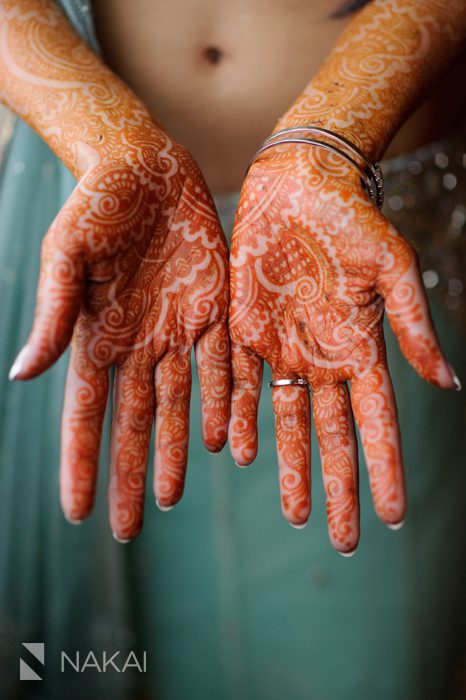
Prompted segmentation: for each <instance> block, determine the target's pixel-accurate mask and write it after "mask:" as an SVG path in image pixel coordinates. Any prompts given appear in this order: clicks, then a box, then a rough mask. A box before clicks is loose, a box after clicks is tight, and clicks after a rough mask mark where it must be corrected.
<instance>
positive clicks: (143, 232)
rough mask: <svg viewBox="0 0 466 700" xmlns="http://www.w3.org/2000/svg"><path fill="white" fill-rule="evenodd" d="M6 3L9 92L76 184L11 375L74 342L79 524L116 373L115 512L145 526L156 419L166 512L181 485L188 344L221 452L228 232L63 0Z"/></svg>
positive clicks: (205, 428)
mask: <svg viewBox="0 0 466 700" xmlns="http://www.w3.org/2000/svg"><path fill="white" fill-rule="evenodd" d="M0 12H1V13H2V18H1V19H2V20H3V25H2V32H3V38H2V41H4V43H3V49H2V51H1V52H0V54H1V55H0V63H1V64H2V65H1V70H2V81H1V83H0V91H1V92H2V94H4V95H5V94H6V95H8V97H9V103H10V104H11V105H12V106H13V107H14V108H15V109H16V111H18V112H19V113H20V114H21V116H22V117H23V118H25V119H26V120H27V121H29V122H30V123H31V124H32V125H33V126H34V128H36V129H37V130H38V131H39V133H41V135H43V136H44V138H45V139H46V140H47V141H48V142H49V143H50V145H51V146H52V148H53V149H54V150H55V152H56V153H57V154H58V155H59V156H60V157H61V158H62V159H63V160H64V161H65V163H66V164H67V165H68V166H69V167H70V168H71V170H72V171H73V173H74V174H75V175H76V178H77V180H78V183H77V185H76V187H75V189H74V191H73V192H72V194H71V196H70V197H69V199H68V201H67V202H66V204H65V205H64V207H63V208H62V209H61V211H60V212H59V213H58V215H57V217H56V218H55V220H54V222H53V223H52V225H51V227H50V229H49V231H48V232H47V234H46V236H45V238H44V242H43V248H42V261H41V272H40V280H39V287H38V294H37V305H36V314H35V320H34V325H33V329H32V332H31V335H30V338H29V340H28V342H27V345H26V346H25V348H24V349H23V351H22V352H21V354H20V356H19V358H18V359H17V361H16V363H15V365H14V367H13V372H12V374H13V378H15V379H30V378H32V377H35V376H37V375H39V374H41V373H42V372H44V371H45V370H46V369H48V368H49V367H50V365H51V364H52V363H53V362H55V360H56V359H57V358H58V357H59V356H60V355H61V354H62V353H63V351H64V350H65V348H66V347H67V346H68V344H69V343H70V341H71V343H72V352H71V360H70V365H69V371H68V378H67V384H66V390H65V403H64V410H63V419H62V447H61V466H60V493H61V502H62V507H63V510H64V512H65V514H66V516H67V517H68V518H69V519H70V520H74V521H76V520H81V519H82V518H84V517H86V516H87V515H88V514H89V513H90V511H91V509H92V506H93V501H94V494H95V487H96V478H97V463H98V456H99V443H100V436H101V432H102V422H103V418H104V413H105V409H106V406H107V401H108V392H109V370H110V368H111V367H115V368H116V370H115V382H114V390H113V399H114V400H113V417H112V435H111V459H110V471H111V478H110V488H109V512H110V523H111V527H112V530H113V532H114V534H115V536H116V537H117V538H118V539H120V540H128V539H131V538H132V537H134V536H135V535H137V534H138V532H139V531H140V529H141V527H142V522H143V504H144V489H145V475H146V463H147V458H148V450H149V442H150V435H151V429H152V424H153V421H154V416H155V470H154V472H155V476H154V492H155V496H156V499H157V501H158V503H159V505H160V507H162V508H168V507H170V506H172V505H174V504H175V503H176V502H177V501H178V500H179V499H180V498H181V495H182V493H183V487H184V478H185V471H186V460H187V443H188V424H189V400H190V388H191V362H190V357H191V350H192V348H193V347H195V351H196V360H197V366H198V372H199V382H200V387H201V398H202V435H203V439H204V443H205V445H206V447H207V448H208V449H209V450H211V451H214V452H215V451H218V450H220V449H221V448H222V447H223V445H224V443H225V441H226V436H227V424H228V417H229V381H230V368H229V339H228V330H227V311H228V264H227V260H228V258H227V256H228V249H227V245H226V240H225V237H224V234H223V232H222V230H221V226H220V223H219V220H218V216H217V212H216V210H215V206H214V203H213V201H212V198H211V196H210V194H209V192H208V190H207V186H206V184H205V182H204V179H203V177H202V175H201V173H200V171H199V169H198V167H197V165H196V164H195V163H194V161H193V159H192V158H191V156H190V155H189V153H188V152H187V151H186V149H184V148H183V147H182V146H180V145H179V144H177V143H175V142H173V141H172V140H171V139H170V138H169V137H168V136H167V135H166V134H165V133H164V132H163V130H162V129H161V128H160V126H159V125H158V124H157V123H156V122H154V120H153V119H152V117H151V116H150V115H149V114H148V113H147V111H146V110H145V108H144V106H143V105H142V104H141V102H140V101H139V100H138V99H137V98H136V96H135V95H133V93H131V91H130V90H129V89H128V88H127V87H126V86H125V85H124V84H123V83H122V82H121V81H120V80H119V79H118V78H117V77H116V76H115V75H113V73H111V71H110V70H109V69H108V68H107V67H106V66H105V65H104V64H103V63H102V62H101V61H100V60H99V59H98V58H97V57H96V56H94V54H92V52H91V51H90V50H89V49H87V47H86V46H85V44H84V43H83V42H82V41H81V40H80V39H79V38H78V37H77V36H76V34H75V33H74V32H73V31H72V30H71V28H70V27H69V25H68V24H67V22H66V21H65V19H64V17H63V15H62V14H61V13H60V11H59V10H58V9H57V8H56V7H55V6H54V4H53V3H52V2H48V3H46V7H43V6H42V4H41V3H38V2H37V0H21V1H20V2H18V3H16V2H10V1H6V0H4V1H3V2H2V3H1V5H0Z"/></svg>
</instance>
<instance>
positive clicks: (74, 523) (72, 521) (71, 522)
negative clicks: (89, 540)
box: [63, 513, 82, 525]
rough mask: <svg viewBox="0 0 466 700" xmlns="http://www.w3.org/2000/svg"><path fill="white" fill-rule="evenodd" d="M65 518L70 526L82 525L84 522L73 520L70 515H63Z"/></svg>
mask: <svg viewBox="0 0 466 700" xmlns="http://www.w3.org/2000/svg"><path fill="white" fill-rule="evenodd" d="M63 515H64V516H65V518H66V520H67V521H68V522H69V524H70V525H81V523H82V520H79V519H77V518H71V517H70V516H69V515H66V513H63Z"/></svg>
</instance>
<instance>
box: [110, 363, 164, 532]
mask: <svg viewBox="0 0 466 700" xmlns="http://www.w3.org/2000/svg"><path fill="white" fill-rule="evenodd" d="M153 376H154V372H153V367H151V366H148V364H147V362H146V361H144V358H139V359H137V358H135V357H131V358H130V359H129V360H128V361H126V362H125V363H124V364H123V365H121V366H120V367H117V368H116V370H115V383H114V390H113V417H112V438H111V451H110V488H109V510H110V525H111V528H112V531H113V535H114V537H115V538H116V539H118V540H123V541H125V540H130V539H132V538H133V537H135V536H136V535H137V534H138V533H139V532H140V530H141V529H142V524H143V517H144V493H145V480H146V473H147V458H148V452H149V444H150V434H151V428H152V422H153V419H154V382H153Z"/></svg>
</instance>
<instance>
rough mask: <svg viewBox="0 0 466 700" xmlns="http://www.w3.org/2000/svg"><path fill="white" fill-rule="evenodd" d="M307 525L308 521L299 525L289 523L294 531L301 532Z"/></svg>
mask: <svg viewBox="0 0 466 700" xmlns="http://www.w3.org/2000/svg"><path fill="white" fill-rule="evenodd" d="M288 522H289V523H290V521H288ZM307 523H308V521H307V520H306V522H305V523H299V524H297V523H290V525H291V527H294V529H295V530H303V529H304V528H305V527H306V525H307Z"/></svg>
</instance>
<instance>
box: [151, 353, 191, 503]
mask: <svg viewBox="0 0 466 700" xmlns="http://www.w3.org/2000/svg"><path fill="white" fill-rule="evenodd" d="M190 397H191V363H190V355H189V353H188V352H184V353H180V352H177V353H174V352H173V353H168V354H167V355H165V356H164V357H163V358H162V360H160V362H159V363H158V365H157V367H156V371H155V411H156V412H155V470H154V493H155V498H156V501H157V504H158V506H159V507H161V508H162V509H164V508H170V507H171V506H173V505H175V503H177V502H178V501H179V500H180V498H181V496H182V495H183V489H184V481H185V475H186V461H187V453H188V437H189V401H190Z"/></svg>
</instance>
